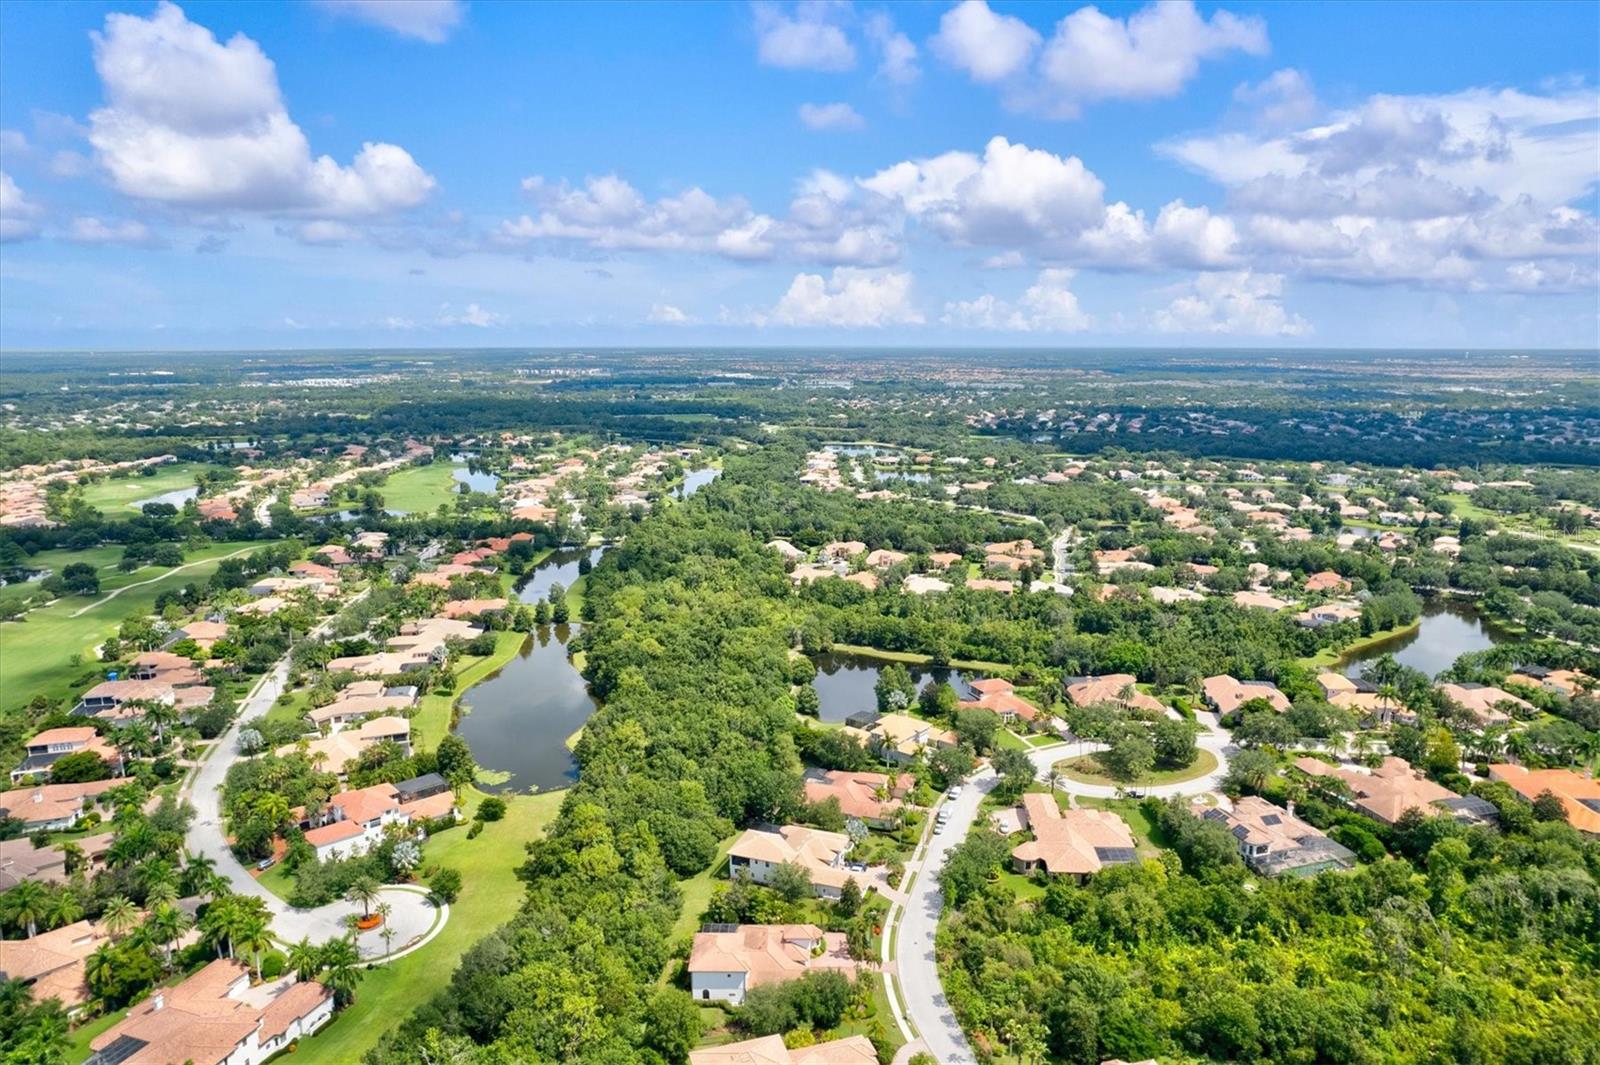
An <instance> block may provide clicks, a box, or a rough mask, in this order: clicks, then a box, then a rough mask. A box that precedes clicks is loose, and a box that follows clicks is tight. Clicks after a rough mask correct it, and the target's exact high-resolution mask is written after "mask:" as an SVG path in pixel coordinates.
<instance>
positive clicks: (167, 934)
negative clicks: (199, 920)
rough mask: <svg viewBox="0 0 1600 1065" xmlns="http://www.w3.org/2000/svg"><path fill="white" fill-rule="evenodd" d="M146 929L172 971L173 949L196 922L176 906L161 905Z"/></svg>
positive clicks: (151, 917) (148, 921)
mask: <svg viewBox="0 0 1600 1065" xmlns="http://www.w3.org/2000/svg"><path fill="white" fill-rule="evenodd" d="M144 927H145V928H146V930H148V931H149V933H150V938H151V940H152V941H153V942H155V943H158V944H160V946H161V953H162V955H163V959H164V964H165V965H166V967H167V968H168V969H169V970H170V969H171V968H172V947H173V945H174V944H175V943H177V941H178V940H179V939H181V938H182V937H183V934H184V933H185V932H187V931H188V930H189V929H190V928H192V927H194V921H193V920H192V919H191V918H190V917H189V915H188V914H186V913H184V912H183V911H182V910H180V909H178V908H177V907H176V906H170V905H161V906H158V907H156V909H155V910H154V912H152V913H151V914H150V917H149V919H148V920H146V921H145V923H144Z"/></svg>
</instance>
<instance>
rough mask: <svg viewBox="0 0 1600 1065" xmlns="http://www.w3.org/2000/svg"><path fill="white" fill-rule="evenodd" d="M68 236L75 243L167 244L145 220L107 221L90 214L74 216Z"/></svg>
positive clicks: (151, 246)
mask: <svg viewBox="0 0 1600 1065" xmlns="http://www.w3.org/2000/svg"><path fill="white" fill-rule="evenodd" d="M66 236H67V239H68V240H70V241H72V242H73V243H74V244H122V245H126V246H127V247H130V248H159V247H163V246H165V244H166V242H165V241H164V240H162V239H161V238H160V237H159V236H157V235H156V234H155V233H154V232H153V231H152V230H151V229H150V227H149V226H147V225H145V224H144V223H143V222H139V221H135V220H133V219H125V220H123V221H120V222H118V221H112V222H107V221H105V220H104V219H100V218H95V217H92V216H89V215H83V216H80V217H78V218H74V219H73V220H72V225H71V226H69V227H68V229H67V234H66Z"/></svg>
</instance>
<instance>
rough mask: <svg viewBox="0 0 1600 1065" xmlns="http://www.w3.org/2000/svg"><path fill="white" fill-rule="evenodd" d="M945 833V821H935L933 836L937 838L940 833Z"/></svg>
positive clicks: (941, 819)
mask: <svg viewBox="0 0 1600 1065" xmlns="http://www.w3.org/2000/svg"><path fill="white" fill-rule="evenodd" d="M943 831H944V819H943V818H940V819H939V820H937V821H935V822H934V823H933V834H934V835H935V836H937V835H938V834H939V833H941V832H943Z"/></svg>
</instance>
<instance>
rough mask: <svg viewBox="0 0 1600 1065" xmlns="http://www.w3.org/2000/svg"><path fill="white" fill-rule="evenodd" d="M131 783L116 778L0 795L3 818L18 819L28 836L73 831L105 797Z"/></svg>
mask: <svg viewBox="0 0 1600 1065" xmlns="http://www.w3.org/2000/svg"><path fill="white" fill-rule="evenodd" d="M131 779H133V778H131V777H113V778H111V779H110V780H91V781H85V782H83V783H81V784H32V785H29V786H28V787H25V788H15V789H13V790H11V791H0V818H3V817H14V818H16V819H17V820H19V821H21V822H22V830H23V831H24V832H39V831H51V832H57V831H61V830H63V829H68V828H72V827H73V826H75V825H76V824H77V823H78V821H79V819H80V818H82V817H83V815H84V813H86V812H87V810H88V809H89V808H91V807H92V806H93V805H94V802H95V801H96V800H98V799H99V797H100V796H101V795H104V794H105V793H106V792H107V791H110V790H111V789H112V788H116V787H120V786H121V785H123V784H126V783H128V781H129V780H131Z"/></svg>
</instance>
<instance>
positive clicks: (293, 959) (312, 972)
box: [289, 936, 322, 980]
mask: <svg viewBox="0 0 1600 1065" xmlns="http://www.w3.org/2000/svg"><path fill="white" fill-rule="evenodd" d="M289 968H290V969H292V970H293V971H294V974H295V976H297V977H299V978H300V979H302V980H310V979H311V978H312V977H314V976H316V975H317V972H318V971H319V970H320V969H321V968H322V953H321V951H320V950H319V949H318V948H317V947H316V946H315V945H314V944H312V942H311V937H310V936H303V937H301V939H300V942H298V943H296V944H294V946H292V947H290V948H289Z"/></svg>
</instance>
